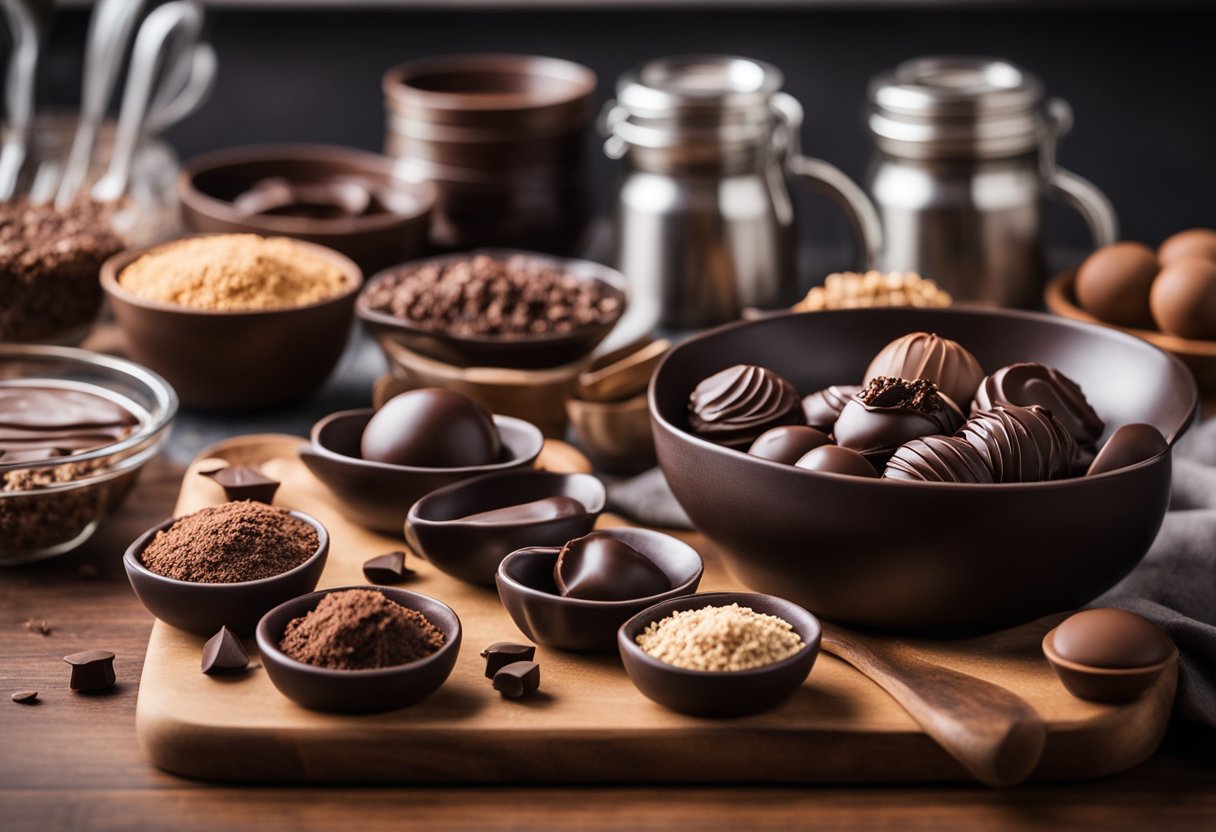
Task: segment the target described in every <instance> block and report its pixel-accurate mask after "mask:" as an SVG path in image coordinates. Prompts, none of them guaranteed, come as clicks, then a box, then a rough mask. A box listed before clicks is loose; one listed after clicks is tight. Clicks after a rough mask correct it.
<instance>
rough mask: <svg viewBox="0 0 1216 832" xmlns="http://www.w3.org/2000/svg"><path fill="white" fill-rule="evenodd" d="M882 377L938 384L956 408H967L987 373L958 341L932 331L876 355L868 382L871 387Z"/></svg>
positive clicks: (898, 340) (897, 342) (896, 342)
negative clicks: (874, 380) (876, 379)
mask: <svg viewBox="0 0 1216 832" xmlns="http://www.w3.org/2000/svg"><path fill="white" fill-rule="evenodd" d="M879 376H890V377H892V378H906V379H918V378H923V379H925V380H926V381H931V382H933V383H934V384H936V385H937V389H938V390H939V391H941V392H942V393H943V394H945V395H946V396H949V397H950V399H951V400H952V401H953V402H954V403H955V404H956V405H958V406H959V407H966V406H967V402H969V401H971V398H972V396H974V395H975V388H977V387H979V384H980V379H982V378H983V377H984V370H983V368H982V367H980V363H979V362H978V361H976V360H975V356H974V355H972V354H971V353H970V352H968V351H967V350H966V349H965V348H964V347H963V346H962V345H961V344H959V343H958V342H957V341H951V340H950V339H949V338H939V337H938V336H937V335H934V334H932V333H930V332H913V333H911V334H909V335H905V336H903V337H902V338H896V339H895V340H894V341H892V342H891V343H889V344H887V345H886V346H885V347H883V348H882V351H881V352H879V353H878V355H876V356H874V360H873V361H871V362H870V366H869V368H868V369H866V374H865V376H864V379H865V382H866V383H867V384H869V383H870V382H871V381H872V380H873V379H875V378H878V377H879Z"/></svg>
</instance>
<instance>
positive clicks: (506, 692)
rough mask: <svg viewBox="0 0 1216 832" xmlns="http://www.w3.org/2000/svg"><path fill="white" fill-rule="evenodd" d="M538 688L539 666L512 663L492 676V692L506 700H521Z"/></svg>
mask: <svg viewBox="0 0 1216 832" xmlns="http://www.w3.org/2000/svg"><path fill="white" fill-rule="evenodd" d="M539 687H540V665H539V664H537V663H536V662H512V663H511V664H509V665H506V666H505V667H503V668H501V669H500V670H499V671H498V672H497V673H495V674H494V690H496V691H498V692H499V693H501V694H502V695H503V697H505V698H507V699H522V698H523V697H525V696H528V695H530V694H533V693H535V692H536V690H537V689H538V688H539Z"/></svg>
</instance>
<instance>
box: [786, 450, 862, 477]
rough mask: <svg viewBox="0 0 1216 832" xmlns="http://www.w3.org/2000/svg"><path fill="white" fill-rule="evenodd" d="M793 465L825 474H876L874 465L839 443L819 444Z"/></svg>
mask: <svg viewBox="0 0 1216 832" xmlns="http://www.w3.org/2000/svg"><path fill="white" fill-rule="evenodd" d="M794 467H796V468H803V469H805V470H807V471H819V472H821V473H825V474H845V475H847V476H850V477H870V478H875V477H877V476H878V471H876V470H875V469H874V466H873V465H871V464H870V463H869V462H867V461H866V458H865V457H864V456H862V455H861V454H859V453H857V451H852V450H849V449H848V448H842V447H840V446H839V445H821V446H820V447H818V448H815V449H813V450H811V451H809V452H808V453H807V454H806V456H804V457H802V459H800V460H798V461H797V462H796V463H794Z"/></svg>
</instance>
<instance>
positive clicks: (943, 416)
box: [835, 376, 963, 467]
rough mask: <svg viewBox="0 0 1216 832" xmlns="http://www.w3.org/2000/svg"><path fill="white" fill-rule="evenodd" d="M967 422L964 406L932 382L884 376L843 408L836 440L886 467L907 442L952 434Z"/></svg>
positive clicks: (837, 422)
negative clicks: (962, 408)
mask: <svg viewBox="0 0 1216 832" xmlns="http://www.w3.org/2000/svg"><path fill="white" fill-rule="evenodd" d="M962 424H963V413H962V411H960V410H959V409H958V407H956V406H955V404H954V402H952V401H950V400H949V399H948V398H946V397H944V396H942V395H941V394H940V393H939V392H938V390H937V385H936V384H934V383H933V382H931V381H926V380H924V379H916V380H914V381H909V380H908V379H903V378H890V377H888V376H879V377H878V378H876V379H874V380H873V381H871V382H870V383H869V384H868V385H867V386H866V387H865V388H864V389H863V390H862V391H861V392H860V393H858V394H857V395H856V396H854V397H853V398H851V399H849V403H848V404H846V405H845V406H844V409H843V410H841V411H840V418H838V419H837V420H836V427H835V433H836V444H838V445H840V446H842V447H845V448H852V449H853V450H855V451H857V452H858V453H860V454H862V455H863V456H865V457H866V458H867V459H868V460H869V461H870V462H871V463H873V464H875V465H877V466H879V467H881V463H884V462H886V460H887V459H888V458H889V457H890V456H891V454H892V453H894V452H895V449H896V448H898V447H899V446H900V445H903V444H904V443H905V442H911V441H912V440H913V439H918V438H920V437H922V436H930V435H933V434H952V433H954V432H955V431H957V430H958V429H959V426H960V425H962Z"/></svg>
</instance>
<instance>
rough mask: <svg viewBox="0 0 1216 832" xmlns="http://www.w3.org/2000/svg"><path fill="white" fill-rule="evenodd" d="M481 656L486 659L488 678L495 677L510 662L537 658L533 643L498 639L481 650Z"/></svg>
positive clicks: (528, 660)
mask: <svg viewBox="0 0 1216 832" xmlns="http://www.w3.org/2000/svg"><path fill="white" fill-rule="evenodd" d="M481 657H482V658H483V659H485V660H486V678H487V679H493V678H494V674H495V673H497V672H498V671H499V670H501V669H502V668H504V667H506V666H507V665H509V664H514V663H515V662H530V661H532V660H533V659H535V658H536V647H534V646H533V645H531V644H514V643H512V642H510V641H496V642H494V643H493V644H491V645H490V646H489V647H487V648H486V649H485V650H482V651H481Z"/></svg>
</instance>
